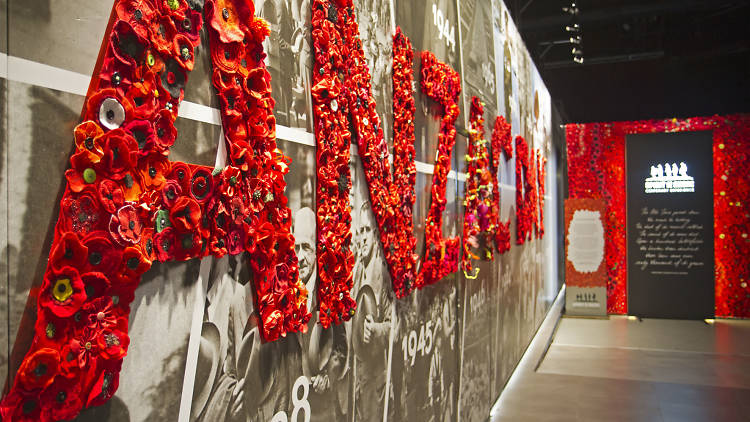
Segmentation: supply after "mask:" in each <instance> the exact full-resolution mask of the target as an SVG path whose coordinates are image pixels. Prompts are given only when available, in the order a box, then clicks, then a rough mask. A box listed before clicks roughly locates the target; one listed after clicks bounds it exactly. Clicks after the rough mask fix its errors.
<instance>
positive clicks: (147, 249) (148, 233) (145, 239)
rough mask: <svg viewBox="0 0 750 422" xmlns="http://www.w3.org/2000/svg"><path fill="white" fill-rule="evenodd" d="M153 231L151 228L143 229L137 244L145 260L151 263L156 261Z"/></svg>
mask: <svg viewBox="0 0 750 422" xmlns="http://www.w3.org/2000/svg"><path fill="white" fill-rule="evenodd" d="M154 233H155V231H154V229H153V228H151V227H144V228H143V233H141V242H140V244H139V246H140V248H141V252H143V255H144V256H145V257H146V260H148V261H153V260H154V259H156V251H155V250H154Z"/></svg>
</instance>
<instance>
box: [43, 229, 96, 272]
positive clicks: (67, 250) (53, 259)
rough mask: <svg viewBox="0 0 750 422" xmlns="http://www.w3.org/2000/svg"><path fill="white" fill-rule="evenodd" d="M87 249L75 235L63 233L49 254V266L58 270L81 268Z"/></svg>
mask: <svg viewBox="0 0 750 422" xmlns="http://www.w3.org/2000/svg"><path fill="white" fill-rule="evenodd" d="M87 255H88V248H86V247H85V246H84V245H83V244H82V243H81V240H80V238H79V237H78V235H77V234H75V233H72V232H67V233H64V234H63V235H62V236H60V238H59V239H58V240H57V242H56V243H55V246H54V248H53V249H52V252H51V253H50V258H49V262H50V266H51V267H52V269H55V270H59V269H61V268H63V267H73V268H81V267H83V265H84V264H85V262H86V258H87Z"/></svg>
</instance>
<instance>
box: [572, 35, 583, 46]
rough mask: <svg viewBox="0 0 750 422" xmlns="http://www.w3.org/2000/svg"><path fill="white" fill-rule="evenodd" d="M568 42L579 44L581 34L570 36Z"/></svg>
mask: <svg viewBox="0 0 750 422" xmlns="http://www.w3.org/2000/svg"><path fill="white" fill-rule="evenodd" d="M570 43H571V44H577V45H580V44H581V36H580V35H576V36H575V37H570Z"/></svg>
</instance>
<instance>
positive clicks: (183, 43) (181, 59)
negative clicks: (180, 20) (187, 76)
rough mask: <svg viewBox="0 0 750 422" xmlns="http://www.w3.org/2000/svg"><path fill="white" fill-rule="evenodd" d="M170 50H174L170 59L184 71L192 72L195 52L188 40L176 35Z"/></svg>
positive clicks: (184, 36)
mask: <svg viewBox="0 0 750 422" xmlns="http://www.w3.org/2000/svg"><path fill="white" fill-rule="evenodd" d="M172 48H173V49H174V53H173V54H172V57H174V58H175V60H177V63H179V64H180V66H182V68H183V69H185V70H186V71H188V72H190V71H192V70H193V66H195V51H194V48H193V42H192V41H191V40H190V38H188V37H187V36H186V35H183V34H177V35H176V36H175V37H174V39H173V40H172Z"/></svg>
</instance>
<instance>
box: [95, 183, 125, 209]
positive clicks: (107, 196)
mask: <svg viewBox="0 0 750 422" xmlns="http://www.w3.org/2000/svg"><path fill="white" fill-rule="evenodd" d="M97 187H98V189H97V193H98V194H99V201H100V203H101V204H102V208H104V210H105V211H107V212H108V213H111V214H112V213H114V212H115V211H117V209H118V208H119V207H121V206H122V205H123V203H124V202H125V196H124V194H123V192H122V189H121V188H120V186H119V185H118V184H117V183H115V182H113V181H112V180H110V179H102V180H100V181H99V183H98V185H97Z"/></svg>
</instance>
